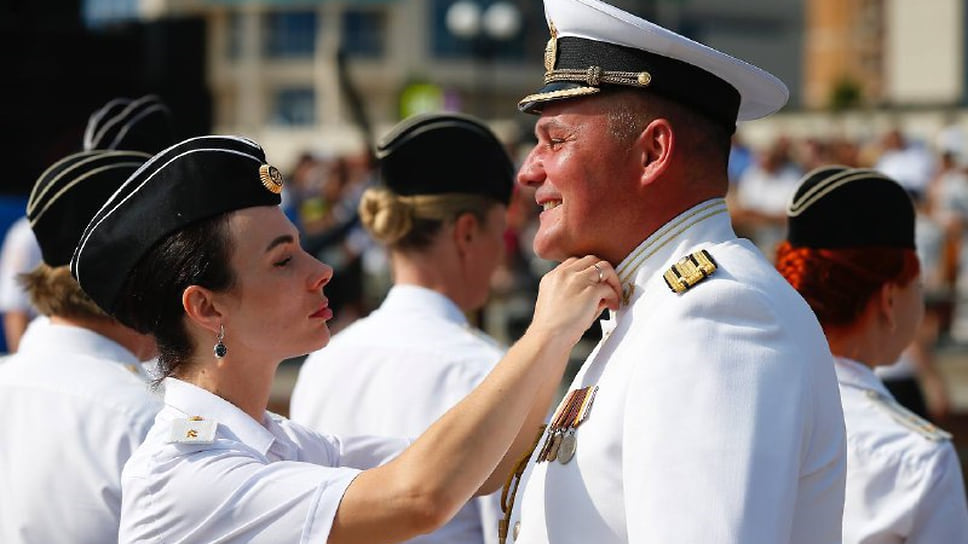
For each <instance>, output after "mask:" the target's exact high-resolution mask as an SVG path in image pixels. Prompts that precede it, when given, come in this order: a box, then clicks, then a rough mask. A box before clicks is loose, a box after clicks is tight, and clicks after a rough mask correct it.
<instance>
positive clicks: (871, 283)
mask: <svg viewBox="0 0 968 544" xmlns="http://www.w3.org/2000/svg"><path fill="white" fill-rule="evenodd" d="M776 268H777V270H779V272H780V274H782V275H783V277H784V278H786V280H787V281H788V282H790V285H792V286H793V288H794V289H796V290H797V292H799V293H800V295H801V296H803V298H804V299H805V300H806V301H807V303H808V304H809V305H810V308H811V309H813V312H814V313H815V314H816V315H817V320H818V321H820V326H821V327H823V329H824V331H832V330H833V331H837V330H847V329H850V328H851V327H852V326H854V324H855V323H856V322H857V319H858V318H859V317H860V315H861V313H863V311H864V307H865V306H866V305H867V303H868V302H869V301H870V300H871V297H873V296H874V295H875V293H877V291H878V290H879V289H880V288H881V287H882V286H883V285H885V284H888V283H891V284H894V285H898V286H901V287H904V286H907V285H908V284H909V283H910V282H911V280H913V279H914V278H916V277H917V275H918V274H919V273H920V263H919V262H918V257H917V254H916V253H915V252H914V250H913V249H902V248H893V247H864V248H849V249H813V248H808V247H793V246H792V245H791V244H790V242H787V241H785V242H783V243H781V244H780V246H779V247H778V248H777V252H776Z"/></svg>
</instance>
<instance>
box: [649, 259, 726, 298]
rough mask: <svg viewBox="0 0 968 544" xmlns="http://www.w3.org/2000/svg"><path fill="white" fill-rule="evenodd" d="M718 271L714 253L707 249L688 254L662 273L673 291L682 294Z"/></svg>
mask: <svg viewBox="0 0 968 544" xmlns="http://www.w3.org/2000/svg"><path fill="white" fill-rule="evenodd" d="M715 271H716V263H715V262H714V261H713V257H712V255H710V254H709V252H708V251H706V250H705V249H700V250H699V251H697V252H695V253H692V254H691V255H687V256H685V257H683V258H682V259H679V262H677V263H676V264H674V265H672V267H670V268H669V270H666V272H665V274H663V275H662V277H663V279H665V282H666V285H668V286H669V289H672V292H674V293H677V294H682V293H685V292H686V291H688V290H689V289H690V288H691V287H692V286H693V285H696V284H697V283H699V282H701V281H702V280H704V279H706V278H707V277H709V275H710V274H712V273H713V272H715Z"/></svg>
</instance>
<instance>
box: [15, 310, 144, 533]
mask: <svg viewBox="0 0 968 544" xmlns="http://www.w3.org/2000/svg"><path fill="white" fill-rule="evenodd" d="M160 408H161V399H159V398H157V397H156V396H155V395H154V394H152V393H151V391H150V390H149V385H148V383H147V381H146V380H145V379H144V374H143V373H141V365H140V364H139V361H138V360H137V358H136V357H135V356H134V354H132V353H131V352H129V351H128V350H126V349H125V348H123V347H122V346H120V345H119V344H117V343H115V342H113V341H111V340H109V339H107V338H105V337H103V336H101V335H99V334H97V333H94V332H92V331H90V330H87V329H83V328H79V327H72V326H66V325H60V324H53V323H50V322H49V321H48V320H47V319H41V320H35V321H34V322H33V323H31V326H30V328H29V329H28V334H26V335H25V336H24V338H23V341H22V343H21V345H20V351H18V352H17V353H16V354H14V355H11V356H10V357H8V358H7V359H6V362H5V363H4V364H2V365H0V490H2V491H0V493H2V496H0V542H3V543H5V544H6V543H10V544H13V543H18V544H20V543H24V544H26V543H43V544H46V543H50V542H114V541H116V540H117V534H118V519H119V516H120V510H121V468H122V467H123V466H124V463H125V462H126V461H127V460H128V457H129V456H130V455H131V453H132V452H133V451H134V450H135V448H136V447H137V446H138V445H139V444H140V443H141V441H142V440H143V439H144V437H145V435H146V434H147V433H148V429H149V428H150V427H151V424H152V421H153V420H154V416H155V414H156V413H157V412H158V410H159V409H160Z"/></svg>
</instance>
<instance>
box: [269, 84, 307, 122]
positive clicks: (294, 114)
mask: <svg viewBox="0 0 968 544" xmlns="http://www.w3.org/2000/svg"><path fill="white" fill-rule="evenodd" d="M271 121H272V124H275V125H284V126H307V125H312V124H314V123H315V122H316V91H314V90H313V89H312V87H297V88H286V89H279V90H278V91H276V93H275V96H274V97H273V101H272V117H271Z"/></svg>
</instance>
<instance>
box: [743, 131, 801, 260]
mask: <svg viewBox="0 0 968 544" xmlns="http://www.w3.org/2000/svg"><path fill="white" fill-rule="evenodd" d="M791 147H792V142H791V141H790V139H789V138H788V137H786V136H781V137H779V138H777V139H776V141H774V142H773V144H772V145H770V147H769V148H767V149H765V150H763V151H761V152H760V153H757V155H756V161H755V162H754V163H753V164H752V165H751V166H750V167H749V168H747V169H746V171H745V172H743V175H742V176H741V177H740V179H739V183H737V184H735V185H733V186H731V192H730V195H729V199H728V202H729V205H730V215H731V216H732V218H733V225H734V227H735V228H736V230H737V231H738V232H739V233H740V234H741V235H745V236H748V237H749V238H750V239H752V240H753V243H755V244H756V246H757V247H759V248H760V251H762V252H763V254H764V255H767V256H772V255H773V253H774V251H775V249H776V244H778V243H779V242H780V240H782V239H783V229H784V225H785V224H786V216H785V213H784V212H785V210H786V205H787V202H789V200H790V195H792V194H793V191H794V190H795V189H796V187H797V182H798V181H799V180H800V176H801V175H802V174H803V172H802V171H801V170H800V167H799V166H797V164H796V163H795V162H794V161H793V157H792V153H791Z"/></svg>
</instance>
